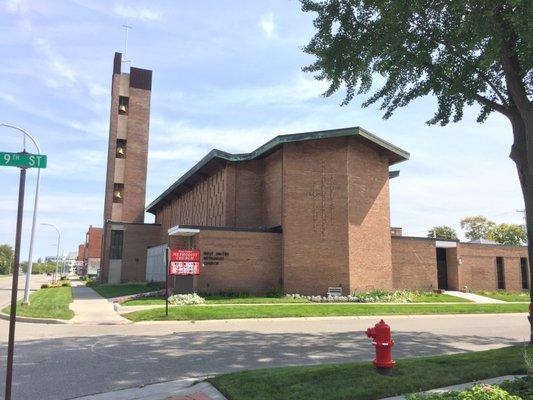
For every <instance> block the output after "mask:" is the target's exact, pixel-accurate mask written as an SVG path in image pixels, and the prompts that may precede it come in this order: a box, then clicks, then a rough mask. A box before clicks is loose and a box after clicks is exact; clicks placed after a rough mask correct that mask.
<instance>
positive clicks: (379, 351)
mask: <svg viewBox="0 0 533 400" xmlns="http://www.w3.org/2000/svg"><path fill="white" fill-rule="evenodd" d="M366 335H367V336H368V337H369V338H372V339H374V340H373V341H372V344H373V345H374V346H375V347H376V358H375V359H374V365H375V366H376V368H379V369H389V368H393V367H394V364H395V363H394V360H393V359H392V346H394V340H392V337H391V334H390V326H389V325H387V324H386V323H385V321H383V320H381V321H379V322H378V323H377V324H376V325H374V327H373V328H368V329H367V330H366Z"/></svg>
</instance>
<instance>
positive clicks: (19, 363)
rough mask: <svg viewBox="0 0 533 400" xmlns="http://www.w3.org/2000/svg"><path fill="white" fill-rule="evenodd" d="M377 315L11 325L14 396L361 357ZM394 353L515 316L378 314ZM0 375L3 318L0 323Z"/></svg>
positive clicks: (505, 341) (483, 336)
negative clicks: (14, 328) (14, 339)
mask: <svg viewBox="0 0 533 400" xmlns="http://www.w3.org/2000/svg"><path fill="white" fill-rule="evenodd" d="M378 320H379V318H378V317H364V318H353V317H350V318H347V317H343V318H308V319H283V320H280V319H278V320H276V319H268V320H233V321H199V322H195V323H192V322H159V323H151V324H148V323H141V324H130V325H93V326H87V325H74V324H69V325H51V324H46V325H45V324H30V323H18V324H17V344H16V349H15V366H14V397H13V398H14V399H16V400H30V399H32V400H33V399H36V398H39V399H43V400H44V399H54V400H58V399H70V398H74V397H77V396H82V395H88V394H93V393H100V392H106V391H111V390H116V389H122V388H128V387H136V386H140V385H144V384H150V383H155V382H163V381H167V380H175V379H186V378H202V377H205V376H208V375H214V374H220V373H224V372H230V371H238V370H245V369H251V368H267V367H277V366H284V365H297V364H319V363H337V362H351V361H361V360H371V359H372V358H373V347H372V346H371V344H370V340H369V339H368V338H367V337H366V335H365V333H364V332H365V330H366V328H368V327H369V326H371V325H373V324H374V323H376V322H377V321H378ZM386 321H387V322H388V323H389V324H390V325H391V327H392V329H393V336H394V339H395V341H396V346H395V348H394V356H395V357H397V358H400V357H407V356H422V355H432V354H444V353H454V352H460V351H465V350H483V349H489V348H495V347H500V346H502V345H509V344H517V343H520V342H523V341H524V340H525V338H526V337H527V336H528V323H527V319H526V316H525V315H517V314H513V315H509V314H507V315H485V316H483V315H478V316H465V315H463V316H416V317H406V316H403V317H399V316H396V317H387V318H386ZM0 332H1V340H2V342H0V346H1V348H0V359H1V369H0V373H1V376H2V387H1V388H0V390H2V393H3V384H4V382H3V379H4V378H3V377H4V374H5V358H6V343H5V340H6V338H7V321H1V322H0Z"/></svg>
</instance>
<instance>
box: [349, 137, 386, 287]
mask: <svg viewBox="0 0 533 400" xmlns="http://www.w3.org/2000/svg"><path fill="white" fill-rule="evenodd" d="M347 171H348V236H349V237H348V246H349V267H350V292H351V293H353V292H362V291H368V290H373V289H392V263H391V234H390V209H389V161H388V158H387V157H386V156H384V155H383V154H382V153H380V152H378V151H375V150H373V149H372V148H371V147H369V146H367V145H365V144H363V143H361V142H360V141H359V140H358V139H352V140H349V141H348V149H347Z"/></svg>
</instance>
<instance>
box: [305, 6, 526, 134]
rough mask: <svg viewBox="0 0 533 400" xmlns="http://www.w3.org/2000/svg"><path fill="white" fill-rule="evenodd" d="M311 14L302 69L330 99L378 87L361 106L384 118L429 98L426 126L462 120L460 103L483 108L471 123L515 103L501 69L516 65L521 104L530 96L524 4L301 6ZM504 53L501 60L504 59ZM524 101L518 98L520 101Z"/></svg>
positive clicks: (507, 108) (347, 97)
mask: <svg viewBox="0 0 533 400" xmlns="http://www.w3.org/2000/svg"><path fill="white" fill-rule="evenodd" d="M301 3H302V9H303V10H304V11H310V12H315V13H317V17H316V18H315V20H314V25H315V28H316V29H317V32H316V34H315V36H314V37H313V38H312V39H311V41H310V42H309V44H307V45H306V46H305V47H304V51H305V52H306V53H309V54H311V55H313V56H315V57H316V61H315V62H313V63H312V64H311V65H309V66H308V67H306V68H304V70H305V71H309V72H313V73H315V74H316V77H317V79H320V80H328V81H329V82H330V86H329V89H328V90H327V91H326V93H325V95H326V96H329V95H331V94H333V93H334V92H336V91H337V90H339V89H340V88H341V87H343V86H344V87H345V88H346V97H345V99H344V102H343V104H347V103H348V102H350V101H351V100H352V99H353V97H354V96H355V95H356V94H363V93H367V92H369V91H370V89H371V88H372V87H373V83H374V81H377V82H381V79H375V78H376V77H377V76H381V77H383V78H385V81H384V84H383V85H382V86H381V88H379V89H377V90H376V91H375V92H374V93H373V94H372V95H371V96H370V97H369V98H368V99H367V100H366V102H365V103H364V106H368V105H370V104H373V103H376V102H381V104H380V108H381V109H382V110H384V111H385V114H384V117H385V118H388V117H390V116H391V115H392V113H393V112H394V111H395V110H396V109H397V108H398V107H403V106H406V105H407V104H409V103H410V102H411V101H412V100H414V99H416V98H418V97H422V96H425V95H428V94H430V93H431V94H434V95H435V96H436V97H437V100H438V109H437V112H436V113H435V115H434V116H433V118H431V119H430V120H429V121H428V123H430V124H436V123H440V124H441V125H445V124H447V123H448V122H450V120H453V121H454V122H456V121H459V120H460V119H461V118H462V117H463V109H464V107H465V105H472V104H473V103H474V102H477V103H479V104H480V105H481V106H482V109H481V113H480V114H479V116H478V121H484V120H485V119H486V118H487V116H488V115H489V114H490V113H491V112H493V111H498V112H501V113H503V114H508V110H509V109H510V107H512V106H513V105H514V104H513V103H516V101H517V99H513V98H512V97H513V96H512V94H510V89H511V88H508V87H507V85H508V83H509V80H508V79H507V78H508V76H507V75H506V73H507V71H506V70H505V65H504V64H505V63H506V62H511V63H516V64H517V65H519V66H520V70H518V71H515V72H516V76H515V77H513V79H516V80H517V83H519V84H520V86H521V89H520V90H522V91H523V93H522V94H523V96H525V98H526V100H527V97H528V96H532V95H533V72H532V68H533V45H532V43H533V24H532V23H531V21H532V20H533V2H532V1H531V0H507V1H501V0H326V1H316V0H301ZM506 51H507V53H510V54H507V53H506ZM522 100H523V99H522Z"/></svg>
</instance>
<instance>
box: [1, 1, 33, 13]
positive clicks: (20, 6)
mask: <svg viewBox="0 0 533 400" xmlns="http://www.w3.org/2000/svg"><path fill="white" fill-rule="evenodd" d="M5 6H6V10H7V11H8V12H10V13H13V14H23V13H25V12H27V11H28V9H29V7H28V2H27V1H26V0H7V1H6V3H5Z"/></svg>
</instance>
